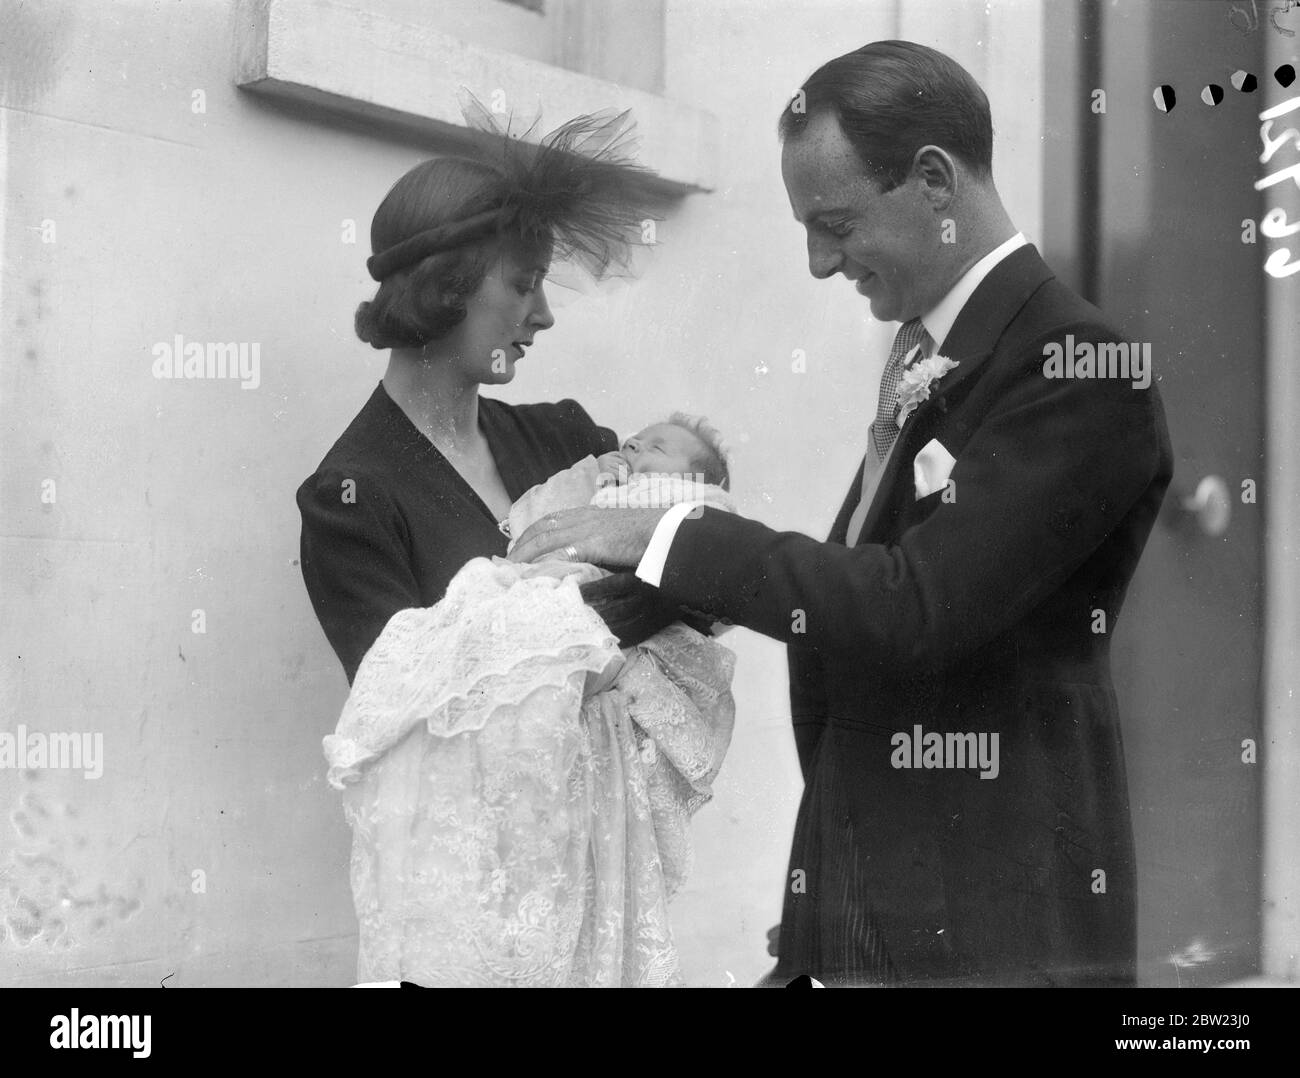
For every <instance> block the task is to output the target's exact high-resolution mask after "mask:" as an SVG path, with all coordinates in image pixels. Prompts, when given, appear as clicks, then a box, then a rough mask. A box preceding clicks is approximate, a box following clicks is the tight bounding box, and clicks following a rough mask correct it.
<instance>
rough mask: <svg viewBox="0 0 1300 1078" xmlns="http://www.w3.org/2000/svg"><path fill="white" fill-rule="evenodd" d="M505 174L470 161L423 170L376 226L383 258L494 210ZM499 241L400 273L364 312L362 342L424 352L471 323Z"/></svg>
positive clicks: (406, 181) (359, 318)
mask: <svg viewBox="0 0 1300 1078" xmlns="http://www.w3.org/2000/svg"><path fill="white" fill-rule="evenodd" d="M500 177H501V173H500V170H498V169H496V168H494V167H493V166H492V165H491V164H488V163H487V162H483V161H474V160H471V159H469V158H466V157H440V158H437V159H435V160H432V161H424V162H422V163H420V164H418V165H416V166H415V167H414V168H413V169H411V170H410V171H409V172H407V173H406V175H405V176H403V177H402V178H401V179H400V180H398V181H397V182H396V183H395V184H393V187H392V189H391V190H390V191H389V192H388V194H387V195H386V196H385V197H384V201H383V202H381V203H380V204H379V209H378V210H376V211H375V217H374V220H373V221H372V222H371V224H370V248H371V250H372V251H373V252H374V253H375V254H378V253H379V252H381V251H385V250H388V249H389V248H391V247H393V246H394V245H396V244H398V243H400V242H401V241H402V240H405V239H407V238H408V237H410V236H413V235H415V234H416V233H418V232H423V231H424V230H426V229H430V228H435V227H437V226H439V225H445V224H447V223H449V222H453V221H457V220H462V219H464V218H467V217H470V216H472V215H473V214H476V213H479V212H481V211H482V210H484V209H487V208H489V202H490V199H491V198H492V195H493V190H494V188H495V187H496V184H497V182H498V181H499V180H500ZM502 249H503V244H502V242H501V240H499V239H498V238H497V237H496V236H495V235H492V236H487V237H486V238H484V239H482V240H480V241H478V242H476V243H471V244H467V245H464V246H461V247H456V248H453V249H451V250H446V251H439V252H438V253H436V254H431V255H429V256H428V257H427V258H423V259H421V260H420V261H418V262H416V263H415V264H414V265H412V266H409V267H407V268H406V269H400V270H395V271H394V272H392V273H390V274H389V275H388V276H387V277H385V278H384V279H383V281H382V282H381V283H380V285H379V290H378V291H377V292H376V293H375V298H374V299H372V300H369V301H367V302H365V303H362V304H361V306H359V307H358V308H357V313H356V318H355V328H356V333H357V336H358V337H360V338H361V339H362V340H363V341H365V342H366V343H367V344H369V345H371V346H372V347H374V348H419V347H421V346H423V345H425V344H428V343H429V342H430V341H435V340H437V339H438V338H440V337H445V336H446V335H447V334H448V333H450V332H451V331H452V329H453V328H455V326H456V325H458V324H459V323H460V322H461V321H462V320H463V319H464V317H465V304H466V301H467V300H468V299H469V297H470V296H472V295H473V294H474V293H475V292H476V291H477V290H478V287H479V285H481V284H482V283H483V278H484V277H485V276H486V274H487V271H488V268H489V267H490V266H491V265H492V262H493V261H494V260H495V259H496V258H497V256H498V255H500V254H501V252H502Z"/></svg>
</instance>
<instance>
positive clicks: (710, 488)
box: [324, 414, 735, 987]
mask: <svg viewBox="0 0 1300 1078" xmlns="http://www.w3.org/2000/svg"><path fill="white" fill-rule="evenodd" d="M727 485H728V476H727V464H726V451H725V450H724V449H723V447H722V442H721V439H720V438H719V437H718V434H717V432H716V431H715V430H714V429H713V428H712V427H711V426H709V425H708V423H706V422H705V421H704V420H702V419H697V418H692V417H689V416H684V415H681V414H676V415H674V416H672V417H671V418H670V419H669V420H668V421H667V422H664V423H655V424H652V425H651V426H649V427H647V428H646V429H645V430H643V431H641V433H640V434H637V435H636V436H635V437H632V438H629V439H627V441H625V442H624V443H623V445H622V447H621V448H620V449H619V450H618V451H617V452H613V453H606V454H604V455H603V456H602V457H601V458H600V460H599V461H597V460H596V458H595V457H593V456H589V457H587V458H585V459H584V460H582V461H579V462H578V463H577V464H576V465H574V466H573V467H572V468H567V469H565V470H564V471H562V472H560V473H558V474H556V475H554V476H552V477H551V478H550V479H549V480H547V481H546V482H545V483H541V484H538V485H537V486H535V487H533V488H532V489H531V490H529V491H528V492H527V493H526V494H525V495H524V496H523V497H522V498H520V499H519V501H518V502H516V503H515V505H514V507H513V508H512V509H511V512H510V518H509V521H508V522H506V521H503V522H502V530H503V531H504V530H505V528H506V525H507V523H508V526H509V528H510V532H509V534H511V535H514V536H516V537H517V536H519V535H521V534H522V533H523V531H524V529H525V528H526V527H527V526H528V525H529V524H531V523H532V522H533V521H534V520H536V519H538V518H539V517H540V516H542V515H544V514H545V513H548V512H552V511H554V510H557V509H567V508H571V507H576V506H582V505H588V504H595V505H606V506H619V505H633V506H652V507H658V506H665V505H672V504H676V503H678V502H682V501H687V500H689V501H698V502H702V503H706V504H710V505H719V506H723V507H725V508H731V509H732V511H733V512H734V508H733V507H731V505H730V501H729V499H728V498H727V495H726V491H725V488H726V486H727ZM607 575H608V574H607V572H606V570H604V569H602V568H600V567H598V566H595V565H589V564H584V563H581V562H571V561H566V560H563V559H559V558H543V559H540V560H539V561H537V562H512V561H508V560H506V559H504V558H473V559H471V560H470V561H469V562H467V563H466V564H465V566H464V567H463V568H462V569H461V570H460V571H459V572H458V573H457V574H456V576H455V577H454V578H453V579H452V581H451V584H450V585H449V586H448V588H447V594H446V595H445V596H444V597H443V598H442V599H441V600H439V601H438V602H437V603H436V604H434V605H433V606H431V607H424V608H420V607H414V608H411V609H407V610H401V611H398V612H397V613H396V614H394V615H393V617H392V619H391V620H390V621H389V623H388V624H387V625H386V626H385V627H384V630H383V632H382V633H381V634H380V636H379V639H378V640H376V642H375V644H374V645H373V646H372V647H371V649H370V650H369V651H368V652H367V653H366V656H365V658H364V659H363V660H362V663H361V666H360V668H359V669H358V670H357V675H356V679H355V681H354V682H353V686H352V692H351V694H350V695H349V696H348V701H347V703H346V704H345V705H344V708H343V714H342V715H341V716H340V717H339V723H338V727H337V729H336V730H335V733H334V734H332V735H330V736H329V737H327V738H326V739H325V746H324V747H325V754H326V757H327V759H328V760H329V764H330V768H329V782H330V784H331V785H332V786H334V787H335V788H337V789H340V790H343V791H344V808H345V811H346V813H347V818H348V821H349V823H350V824H351V825H352V831H353V852H352V883H353V899H354V902H355V903H356V908H357V913H358V918H359V921H360V926H361V940H360V957H359V959H358V975H359V976H358V979H359V980H361V981H391V980H409V981H413V982H414V983H416V984H420V985H426V986H434V985H438V986H443V985H466V984H475V985H484V986H494V987H505V986H530V985H536V986H539V987H540V986H562V985H568V986H574V987H598V986H604V985H610V986H617V985H620V984H622V985H628V986H639V987H646V986H658V985H673V984H680V983H681V971H680V963H679V960H678V957H677V951H676V947H675V945H674V944H673V937H672V926H671V923H670V922H669V920H668V915H667V908H668V900H669V899H670V898H671V897H672V896H673V895H674V894H675V893H676V892H677V891H678V890H679V889H680V887H681V885H682V883H683V881H684V880H685V879H686V877H687V874H688V871H689V866H690V861H691V856H690V841H689V834H688V825H689V822H690V818H691V816H692V815H693V814H694V813H695V811H696V810H697V809H698V808H699V807H700V806H701V805H702V804H704V803H705V802H706V801H708V800H709V798H710V797H711V796H712V782H713V779H714V777H715V776H716V775H717V773H718V769H719V768H720V767H721V766H722V761H723V758H724V756H725V755H726V751H727V747H728V745H729V743H730V741H731V730H732V726H733V723H734V720H735V705H734V701H733V699H732V695H731V679H732V674H733V672H734V663H735V657H734V655H732V653H731V652H730V651H729V650H728V649H727V648H726V647H724V646H723V645H722V644H719V643H718V642H717V641H716V640H714V639H713V638H712V637H711V636H706V635H704V634H702V633H699V632H696V631H695V630H694V629H692V628H690V627H688V626H687V625H685V624H683V623H681V622H680V621H679V622H674V623H672V624H669V625H668V626H666V627H665V628H663V629H661V630H660V631H658V632H656V633H654V634H653V635H652V636H650V637H648V638H647V639H645V640H643V641H642V642H640V643H638V644H635V645H632V646H629V647H626V648H621V647H620V646H619V641H618V639H617V637H616V636H615V635H614V634H613V633H612V632H611V631H610V629H609V626H608V625H606V624H605V622H604V621H603V620H602V619H601V617H600V616H599V615H598V614H597V613H596V612H595V611H594V610H593V609H592V608H591V607H590V606H588V605H587V604H586V603H585V602H584V601H583V597H582V593H581V591H580V587H581V585H582V584H584V583H587V582H591V581H595V580H599V579H601V578H603V577H605V576H607Z"/></svg>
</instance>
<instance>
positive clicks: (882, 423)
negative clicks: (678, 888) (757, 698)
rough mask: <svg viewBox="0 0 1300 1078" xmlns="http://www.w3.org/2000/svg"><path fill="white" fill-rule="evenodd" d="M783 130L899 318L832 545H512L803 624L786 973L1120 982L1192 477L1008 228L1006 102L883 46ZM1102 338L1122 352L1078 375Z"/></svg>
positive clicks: (957, 75) (585, 524) (834, 64)
mask: <svg viewBox="0 0 1300 1078" xmlns="http://www.w3.org/2000/svg"><path fill="white" fill-rule="evenodd" d="M781 134H782V138H783V152H782V162H781V167H782V176H783V178H784V180H785V185H786V190H787V193H788V194H789V198H790V205H791V207H792V209H793V211H794V215H795V217H796V218H797V219H798V220H799V221H800V222H801V223H802V224H803V226H804V227H805V228H806V230H807V235H808V262H809V269H810V270H811V272H812V274H813V276H815V277H819V278H827V277H831V276H833V275H835V274H837V273H839V274H843V275H844V276H845V277H848V278H849V279H851V280H854V281H856V283H857V290H858V291H859V292H860V293H861V294H862V295H864V296H865V297H866V298H867V299H868V301H869V302H870V305H871V311H872V314H873V315H875V317H877V318H879V319H882V320H889V321H899V322H902V323H903V325H902V327H901V328H900V330H899V332H898V338H897V340H896V341H895V347H894V349H893V351H892V353H891V356H890V359H889V363H888V365H887V367H886V371H885V376H884V378H883V380H882V384H881V393H880V397H881V404H880V408H879V410H878V412H877V415H876V419H875V421H874V423H872V424H871V426H870V428H869V430H864V438H863V440H864V442H866V443H867V454H866V458H865V460H864V461H863V466H862V468H861V470H860V471H859V473H858V476H857V478H856V479H855V481H854V483H853V485H852V488H851V489H850V491H849V494H848V497H847V498H846V499H845V501H844V504H843V506H842V508H841V509H840V512H839V515H838V517H837V518H836V521H835V524H834V526H833V528H832V529H831V534H830V537H829V539H828V540H827V541H826V542H824V543H822V542H817V541H815V540H813V539H810V538H808V537H807V536H804V535H799V534H797V533H794V532H777V531H774V530H772V529H770V528H767V527H764V526H763V525H761V524H758V523H756V522H754V521H750V520H745V519H743V518H737V517H733V516H730V515H728V514H726V513H719V512H717V511H715V510H712V509H707V508H705V509H698V510H696V511H694V512H689V511H687V510H686V509H685V508H684V507H678V508H677V509H673V510H669V511H668V512H666V513H665V512H659V511H634V510H622V511H604V512H600V511H593V510H577V511H574V512H571V513H564V514H559V515H558V516H557V517H554V518H551V519H548V520H544V521H541V522H539V523H538V524H537V525H536V526H534V528H532V529H530V531H529V532H528V533H527V534H526V535H525V536H524V537H522V539H521V542H520V544H519V546H518V548H517V550H516V552H515V556H516V557H519V558H521V559H530V558H533V557H536V556H538V555H540V554H542V553H545V552H547V551H552V550H563V549H565V548H566V547H567V548H569V550H568V553H569V554H570V556H573V557H576V558H578V559H580V560H583V561H593V562H599V563H602V564H608V565H626V566H636V567H637V575H638V576H639V577H641V578H642V579H643V580H646V581H648V582H649V583H650V584H652V585H655V586H656V587H658V588H659V589H660V591H661V592H662V593H663V594H664V595H665V597H666V598H668V599H671V600H672V601H674V602H679V603H681V604H683V605H685V606H689V607H692V608H697V609H700V610H703V611H706V612H708V613H710V614H712V615H713V616H715V617H717V618H719V619H725V620H728V621H731V622H734V623H736V624H739V625H743V626H747V627H749V628H751V629H754V630H756V631H758V632H761V633H764V634H766V635H768V636H771V637H774V638H776V639H778V640H783V641H785V642H786V643H787V644H788V645H789V658H790V688H791V712H792V717H793V723H794V733H795V740H796V744H797V747H798V752H799V759H800V763H801V766H802V769H803V774H804V780H805V789H804V794H803V800H802V803H801V805H800V810H799V817H798V822H797V824H796V828H795V835H794V843H793V848H792V852H791V858H790V878H789V880H788V885H787V893H786V896H785V908H784V911H783V915H782V924H781V931H780V941H779V961H778V965H777V969H776V971H775V977H776V978H777V979H779V980H788V979H790V978H793V977H795V976H797V975H799V974H805V973H806V974H811V975H812V976H814V977H816V978H818V979H819V980H821V981H823V982H825V983H828V984H832V983H837V984H899V983H901V984H981V985H992V984H998V985H1131V984H1133V983H1134V981H1135V934H1136V923H1135V922H1136V894H1135V890H1136V879H1135V875H1136V874H1135V864H1134V854H1133V839H1132V826H1131V822H1130V819H1129V807H1128V793H1127V786H1126V779H1125V774H1124V756H1123V749H1122V745H1121V740H1120V725H1119V723H1120V720H1119V715H1118V712H1117V705H1116V700H1115V695H1114V691H1113V688H1112V685H1111V679H1110V673H1109V659H1108V653H1109V644H1110V634H1111V633H1112V632H1113V631H1114V626H1115V621H1116V618H1117V616H1118V614H1119V611H1120V608H1121V605H1122V602H1123V598H1124V594H1125V591H1126V589H1127V586H1128V583H1129V580H1130V578H1131V577H1132V574H1133V571H1134V568H1135V567H1136V565H1137V561H1138V558H1139V556H1140V554H1141V551H1142V548H1143V546H1144V544H1145V542H1146V539H1147V536H1148V534H1149V532H1150V529H1151V526H1152V523H1153V522H1154V520H1155V517H1156V513H1157V510H1158V508H1159V506H1160V502H1161V500H1162V498H1163V496H1164V492H1165V488H1166V487H1167V486H1168V483H1169V479H1170V474H1171V454H1170V448H1169V439H1168V434H1167V432H1166V428H1165V421H1164V413H1163V409H1162V406H1161V404H1160V400H1159V397H1158V395H1157V392H1156V389H1155V386H1154V384H1152V383H1151V382H1150V379H1149V378H1146V379H1137V378H1131V377H1128V375H1130V374H1132V373H1133V372H1132V371H1131V370H1127V369H1126V370H1124V371H1123V373H1124V375H1125V377H1116V376H1114V375H1115V374H1118V373H1120V372H1119V369H1118V368H1119V364H1117V363H1115V362H1113V360H1114V359H1115V358H1116V357H1117V356H1118V355H1120V354H1121V351H1122V354H1124V355H1127V352H1128V350H1127V347H1125V348H1123V349H1122V350H1121V349H1117V348H1116V347H1114V346H1115V345H1118V344H1119V343H1120V342H1123V341H1124V337H1123V336H1122V334H1120V333H1119V332H1118V331H1117V330H1115V329H1114V328H1112V327H1111V326H1109V325H1108V324H1107V323H1106V322H1105V321H1104V320H1103V318H1102V316H1101V314H1100V312H1098V311H1097V310H1096V309H1095V308H1094V307H1092V306H1091V305H1089V304H1088V303H1086V302H1085V301H1084V300H1082V299H1080V298H1079V297H1078V296H1077V295H1075V294H1074V293H1073V292H1071V291H1070V290H1069V289H1068V288H1066V287H1065V286H1064V285H1063V284H1061V283H1060V282H1059V281H1058V280H1056V278H1055V277H1054V276H1053V275H1052V273H1051V271H1050V270H1049V269H1048V268H1047V266H1046V265H1045V264H1044V263H1043V261H1042V259H1041V258H1040V257H1039V255H1038V252H1037V251H1036V250H1035V249H1034V248H1033V247H1032V246H1029V245H1028V244H1027V243H1026V242H1025V240H1024V237H1023V236H1021V235H1020V234H1019V233H1018V232H1017V231H1016V228H1015V226H1014V225H1013V224H1012V223H1011V221H1010V219H1009V218H1008V216H1007V214H1006V211H1005V210H1004V209H1003V206H1002V203H1001V200H1000V199H999V197H998V194H997V191H996V189H995V187H994V184H993V179H992V173H991V159H992V123H991V118H990V114H989V106H988V100H987V98H986V97H985V95H984V93H983V91H982V90H981V89H980V88H979V86H978V85H977V84H976V83H975V81H974V80H973V79H972V78H971V77H970V75H969V74H968V73H967V72H966V71H965V70H964V69H962V68H961V67H960V66H959V65H958V64H956V63H955V62H954V61H952V60H951V59H950V58H948V57H946V56H944V55H943V54H941V53H938V52H935V51H934V50H932V49H928V48H925V47H923V46H920V45H916V44H912V43H910V42H902V41H885V42H875V43H873V44H870V45H867V46H865V47H864V48H861V49H858V50H857V51H856V52H852V53H849V54H847V55H845V56H841V57H839V58H838V59H836V60H832V61H831V62H829V63H828V64H826V65H824V66H823V67H822V68H820V69H819V70H818V71H817V72H816V73H814V74H813V75H812V77H811V78H809V80H808V81H807V83H805V85H804V87H803V89H802V91H801V92H800V94H799V95H796V98H795V100H794V103H793V105H792V107H791V108H790V109H787V111H786V112H785V114H784V115H783V116H782V119H781ZM1097 345H1110V346H1111V347H1107V348H1103V349H1097V348H1096V346H1097ZM1099 354H1105V355H1108V356H1109V357H1110V358H1111V360H1112V362H1110V363H1109V364H1108V365H1106V370H1105V372H1104V373H1108V374H1110V375H1111V376H1109V377H1095V376H1083V377H1079V376H1074V377H1071V376H1066V375H1079V374H1086V375H1095V372H1096V370H1097V369H1098V367H1099V366H1101V364H1100V362H1099V361H1098V360H1097V359H1096V358H1095V357H1097V356H1098V355H1099ZM1085 355H1086V356H1093V357H1094V359H1092V360H1090V361H1089V363H1088V365H1087V366H1084V365H1083V364H1082V361H1080V364H1079V365H1078V366H1076V365H1075V357H1076V356H1085ZM945 359H946V360H948V361H951V362H944V360H945ZM954 364H955V365H954ZM1127 366H1128V365H1127V364H1124V367H1126V368H1127ZM904 375H905V376H904ZM921 386H923V387H924V388H923V389H922V390H921V391H919V392H918V387H921ZM900 389H901V391H902V392H901V402H902V408H901V409H899V408H897V407H896V405H897V404H898V402H899V401H900V392H899V390H900ZM924 390H928V397H926V395H925V392H924Z"/></svg>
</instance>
